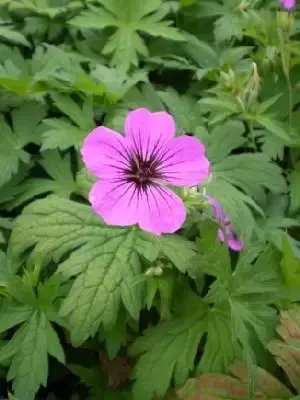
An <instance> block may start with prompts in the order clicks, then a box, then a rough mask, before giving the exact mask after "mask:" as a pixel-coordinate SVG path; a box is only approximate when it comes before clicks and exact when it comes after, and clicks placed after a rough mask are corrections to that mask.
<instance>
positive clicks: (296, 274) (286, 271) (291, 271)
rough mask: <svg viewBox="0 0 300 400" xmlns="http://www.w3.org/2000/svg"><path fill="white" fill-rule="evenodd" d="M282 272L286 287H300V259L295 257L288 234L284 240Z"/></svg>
mask: <svg viewBox="0 0 300 400" xmlns="http://www.w3.org/2000/svg"><path fill="white" fill-rule="evenodd" d="M281 273H282V276H283V280H284V283H285V285H286V287H288V288H289V289H293V288H295V289H296V288H299V287H300V260H297V258H296V257H295V254H294V252H293V249H292V248H291V244H290V242H289V240H288V238H287V236H286V234H285V235H284V236H283V241H282V261H281Z"/></svg>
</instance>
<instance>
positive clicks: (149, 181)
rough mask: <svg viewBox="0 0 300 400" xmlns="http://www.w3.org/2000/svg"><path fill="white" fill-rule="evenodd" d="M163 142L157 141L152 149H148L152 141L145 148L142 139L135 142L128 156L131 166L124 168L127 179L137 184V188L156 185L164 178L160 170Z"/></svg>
mask: <svg viewBox="0 0 300 400" xmlns="http://www.w3.org/2000/svg"><path fill="white" fill-rule="evenodd" d="M160 144H161V143H159V142H158V143H156V145H154V146H153V148H152V151H151V152H150V151H149V150H148V149H149V147H150V143H148V146H146V149H145V148H143V146H142V144H141V141H136V140H135V142H134V148H133V149H132V153H131V154H130V155H129V157H128V162H129V167H128V168H126V169H125V170H124V173H125V177H126V181H127V182H132V183H134V184H135V185H136V186H137V189H142V190H144V189H146V188H147V187H148V186H150V185H151V186H155V185H157V184H158V181H159V180H162V179H163V174H162V173H161V172H160V165H161V155H160V154H159V150H161V146H160Z"/></svg>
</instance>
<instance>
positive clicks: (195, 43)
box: [182, 33, 220, 69]
mask: <svg viewBox="0 0 300 400" xmlns="http://www.w3.org/2000/svg"><path fill="white" fill-rule="evenodd" d="M185 37H186V39H187V42H186V43H184V44H183V45H182V48H183V51H184V53H185V54H186V55H187V56H189V58H191V59H192V60H193V61H194V62H195V63H196V64H197V66H198V67H200V68H207V69H219V68H220V61H219V57H218V54H217V53H216V51H215V50H214V48H213V47H211V46H210V45H209V44H208V43H207V42H204V41H202V40H199V39H198V38H197V37H196V36H194V35H190V34H187V33H185Z"/></svg>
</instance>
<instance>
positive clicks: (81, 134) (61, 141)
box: [42, 93, 94, 150]
mask: <svg viewBox="0 0 300 400" xmlns="http://www.w3.org/2000/svg"><path fill="white" fill-rule="evenodd" d="M52 98H53V100H54V102H55V105H56V106H57V107H58V108H59V109H60V110H61V111H62V112H63V113H65V114H66V115H67V116H68V117H69V118H70V119H71V120H72V122H74V123H75V124H76V125H73V124H72V123H71V122H69V121H68V120H67V119H65V118H51V119H45V120H44V121H43V122H44V126H45V129H44V133H43V139H42V150H48V149H57V148H58V149H60V150H65V149H67V148H69V147H71V146H75V147H76V148H79V146H80V145H81V143H82V140H83V139H84V138H85V137H86V136H87V134H88V133H89V132H90V131H91V130H92V129H93V128H94V118H93V108H92V103H91V101H90V99H88V98H86V99H85V101H84V102H83V104H82V106H81V107H80V106H79V105H78V104H77V103H75V101H73V100H72V99H71V97H70V96H66V95H62V94H57V93H55V94H52Z"/></svg>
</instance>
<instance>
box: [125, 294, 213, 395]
mask: <svg viewBox="0 0 300 400" xmlns="http://www.w3.org/2000/svg"><path fill="white" fill-rule="evenodd" d="M206 313H207V307H206V306H205V305H204V304H203V303H201V301H199V300H198V302H197V303H196V304H194V306H193V307H191V308H190V310H189V313H188V314H186V315H185V316H183V317H182V318H178V319H174V320H172V321H167V322H163V323H160V324H159V325H158V326H157V327H155V328H150V329H149V330H147V331H146V333H145V335H144V336H142V337H140V338H138V339H137V340H136V341H135V343H134V344H133V345H132V346H131V348H130V353H131V354H132V355H138V354H140V355H141V356H140V358H139V361H138V363H137V365H136V368H135V372H134V377H135V379H136V382H135V384H134V387H133V396H134V399H145V400H150V399H152V398H153V394H156V395H157V396H159V397H162V396H164V395H165V394H166V392H167V390H168V388H169V385H170V382H171V379H172V376H173V379H174V381H175V384H176V385H182V384H183V383H184V382H185V380H186V378H187V376H188V374H189V372H190V371H191V370H192V369H193V367H194V362H195V356H196V353H197V348H198V345H199V343H200V340H201V338H202V336H203V334H204V332H205V330H206V324H207V321H206Z"/></svg>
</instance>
